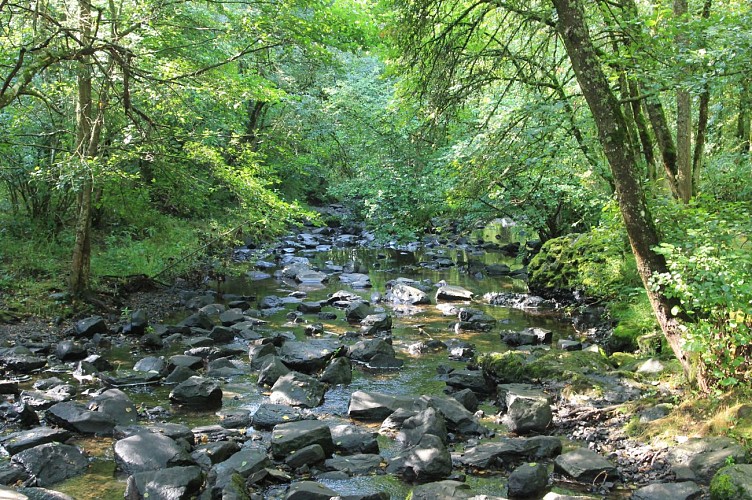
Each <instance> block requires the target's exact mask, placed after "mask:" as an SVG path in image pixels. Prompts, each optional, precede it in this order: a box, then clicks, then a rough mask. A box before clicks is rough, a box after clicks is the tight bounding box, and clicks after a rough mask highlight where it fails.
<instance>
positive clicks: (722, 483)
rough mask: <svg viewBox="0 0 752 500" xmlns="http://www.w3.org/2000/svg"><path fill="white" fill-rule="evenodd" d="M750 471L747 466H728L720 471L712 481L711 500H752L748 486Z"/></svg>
mask: <svg viewBox="0 0 752 500" xmlns="http://www.w3.org/2000/svg"><path fill="white" fill-rule="evenodd" d="M748 476H749V469H748V467H745V466H738V465H728V466H726V467H724V468H722V469H721V470H719V471H718V472H717V473H716V475H715V476H713V480H712V481H710V498H711V500H751V499H752V495H751V494H750V491H749V486H748V485H746V484H745V483H746V481H747V477H748Z"/></svg>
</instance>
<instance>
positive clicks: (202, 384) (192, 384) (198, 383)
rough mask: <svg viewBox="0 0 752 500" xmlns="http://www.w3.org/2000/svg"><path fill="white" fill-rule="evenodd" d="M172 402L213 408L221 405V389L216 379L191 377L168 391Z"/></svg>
mask: <svg viewBox="0 0 752 500" xmlns="http://www.w3.org/2000/svg"><path fill="white" fill-rule="evenodd" d="M170 401H171V402H172V403H175V404H178V405H182V406H189V407H191V408H197V409H213V408H217V407H219V406H221V405H222V389H221V388H220V386H219V383H218V382H217V381H216V380H212V379H208V378H204V377H191V378H189V379H188V380H185V381H183V382H180V383H179V384H178V385H177V386H175V388H174V389H173V390H172V391H171V392H170Z"/></svg>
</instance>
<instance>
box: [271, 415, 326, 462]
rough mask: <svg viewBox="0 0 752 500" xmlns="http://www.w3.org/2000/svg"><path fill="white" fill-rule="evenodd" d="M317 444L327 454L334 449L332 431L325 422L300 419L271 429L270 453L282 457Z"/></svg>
mask: <svg viewBox="0 0 752 500" xmlns="http://www.w3.org/2000/svg"><path fill="white" fill-rule="evenodd" d="M312 444H318V445H320V446H321V447H322V448H323V449H324V452H325V453H326V456H329V455H331V454H332V452H333V451H334V441H333V440H332V432H331V430H330V429H329V426H328V425H327V424H326V423H325V422H319V421H317V420H301V421H299V422H290V423H285V424H279V425H276V426H275V427H274V429H272V442H271V445H272V455H273V456H274V457H275V458H284V457H287V456H288V455H290V454H291V453H292V452H293V451H295V450H299V449H301V448H303V447H305V446H309V445H312Z"/></svg>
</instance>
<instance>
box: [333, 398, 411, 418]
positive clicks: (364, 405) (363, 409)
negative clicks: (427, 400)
mask: <svg viewBox="0 0 752 500" xmlns="http://www.w3.org/2000/svg"><path fill="white" fill-rule="evenodd" d="M413 401H414V399H413V398H411V397H408V396H394V395H391V394H383V393H380V392H365V391H355V392H353V393H352V394H351V395H350V404H349V407H348V410H347V414H348V415H349V416H350V418H355V419H359V420H366V421H381V420H384V419H385V418H386V417H388V416H389V415H391V414H392V413H394V412H395V411H396V410H397V409H399V408H412V406H413Z"/></svg>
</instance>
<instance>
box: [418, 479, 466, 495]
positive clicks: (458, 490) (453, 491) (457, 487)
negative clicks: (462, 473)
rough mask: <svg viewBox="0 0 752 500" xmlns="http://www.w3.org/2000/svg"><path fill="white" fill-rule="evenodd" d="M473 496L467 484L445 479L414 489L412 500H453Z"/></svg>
mask: <svg viewBox="0 0 752 500" xmlns="http://www.w3.org/2000/svg"><path fill="white" fill-rule="evenodd" d="M471 496H472V492H471V491H470V486H469V485H468V484H467V483H461V482H459V481H453V480H450V479H445V480H443V481H435V482H432V483H426V484H420V485H418V486H416V487H415V488H413V491H412V497H411V498H412V499H413V500H452V499H454V498H470V497H471Z"/></svg>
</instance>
